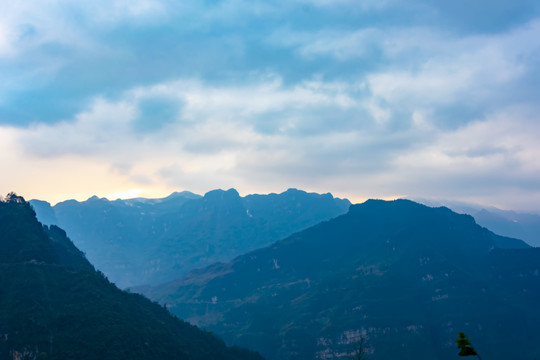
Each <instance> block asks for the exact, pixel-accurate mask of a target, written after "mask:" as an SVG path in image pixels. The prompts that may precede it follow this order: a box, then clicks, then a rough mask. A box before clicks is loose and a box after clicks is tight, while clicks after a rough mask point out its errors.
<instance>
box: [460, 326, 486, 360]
mask: <svg viewBox="0 0 540 360" xmlns="http://www.w3.org/2000/svg"><path fill="white" fill-rule="evenodd" d="M458 336H459V337H458V338H457V339H456V343H457V347H458V349H459V353H458V355H459V356H477V357H478V359H480V360H482V358H481V357H480V355H478V353H477V352H476V350H474V348H473V347H472V345H471V340H469V339H467V335H465V334H464V333H462V332H460V333H458Z"/></svg>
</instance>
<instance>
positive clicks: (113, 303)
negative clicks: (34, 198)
mask: <svg viewBox="0 0 540 360" xmlns="http://www.w3.org/2000/svg"><path fill="white" fill-rule="evenodd" d="M0 284H1V287H0V359H2V360H4V359H5V360H8V359H9V360H12V359H13V360H15V359H40V360H44V359H49V360H53V359H58V360H65V359H77V360H84V359H89V360H90V359H95V360H107V359H110V360H117V359H149V360H150V359H151V360H158V359H163V360H165V359H167V360H169V359H182V360H184V359H185V360H188V359H192V360H196V359H200V360H202V359H205V360H206V359H228V360H262V358H261V357H260V356H259V355H257V354H255V353H252V352H249V351H247V350H242V349H238V348H229V347H226V346H225V344H224V343H223V341H221V340H220V339H219V338H217V337H216V336H214V335H211V334H209V333H207V332H203V331H201V330H199V329H198V328H196V327H195V326H192V325H189V324H188V323H186V322H184V321H181V320H179V319H178V318H176V317H174V316H172V315H170V313H169V312H168V311H167V310H166V309H164V308H163V307H161V306H159V305H157V304H155V303H152V302H150V301H149V300H147V299H146V298H144V297H143V296H141V295H136V294H129V293H127V292H124V291H121V290H119V289H118V288H116V287H115V286H114V285H113V284H112V283H110V282H109V281H108V280H107V279H106V278H105V277H104V276H103V274H101V273H98V272H96V271H95V270H94V268H93V266H92V265H91V264H90V263H89V262H88V261H87V260H86V259H85V258H84V256H83V254H82V253H81V252H80V251H79V250H78V249H77V248H75V246H73V244H72V243H71V241H70V240H69V239H68V238H67V237H66V233H65V232H64V231H63V230H62V229H60V228H58V227H56V226H50V227H47V226H42V225H41V224H40V223H39V222H38V221H37V219H36V215H35V213H34V211H33V210H32V208H31V207H30V205H29V204H28V203H26V202H25V201H24V199H23V198H21V197H18V196H16V195H14V194H10V195H8V197H7V198H6V200H5V201H0Z"/></svg>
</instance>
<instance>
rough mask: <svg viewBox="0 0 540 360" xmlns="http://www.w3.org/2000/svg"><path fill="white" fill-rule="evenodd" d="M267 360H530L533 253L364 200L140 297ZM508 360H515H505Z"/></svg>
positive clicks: (539, 263) (453, 222) (539, 299)
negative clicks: (462, 359) (465, 357)
mask: <svg viewBox="0 0 540 360" xmlns="http://www.w3.org/2000/svg"><path fill="white" fill-rule="evenodd" d="M148 295H150V296H151V297H152V298H153V299H156V300H159V301H160V302H162V303H166V304H167V306H169V307H170V309H171V310H172V311H173V312H174V313H176V314H178V315H179V316H181V317H183V318H186V319H188V320H189V321H191V322H193V323H195V324H199V325H201V326H203V327H205V328H208V329H211V330H212V331H214V332H216V333H218V334H220V335H222V336H223V337H224V338H225V339H226V341H228V342H230V343H234V344H240V345H244V346H248V347H250V348H252V349H256V350H258V351H260V352H261V353H262V354H263V355H264V356H265V357H267V359H269V360H278V359H279V360H281V359H306V360H307V359H346V358H348V356H349V355H350V354H351V351H352V350H353V347H354V345H355V343H356V342H358V341H359V339H361V338H365V340H366V343H365V344H366V349H367V351H368V353H369V354H368V355H369V359H372V360H376V359H396V358H398V359H405V360H407V359H410V360H412V359H415V360H418V359H456V358H457V350H456V343H455V341H454V340H455V338H456V337H457V333H458V332H459V331H463V332H465V333H466V334H467V335H469V337H470V338H471V339H472V340H473V343H474V345H475V347H476V348H477V350H478V351H479V352H480V353H481V355H482V357H483V358H484V359H491V360H502V359H510V358H521V359H533V358H534V357H538V356H540V343H539V342H538V341H537V339H538V338H539V337H540V327H538V324H540V308H539V307H538V304H539V303H540V249H535V248H530V247H529V246H528V245H526V244H525V243H524V242H522V241H521V240H516V239H511V238H505V237H501V236H498V235H495V234H494V233H492V232H490V231H489V230H487V229H485V228H482V227H480V226H478V225H477V224H476V223H475V221H474V219H473V218H472V217H471V216H468V215H459V214H456V213H454V212H452V211H450V210H449V209H447V208H429V207H426V206H424V205H420V204H417V203H414V202H411V201H407V200H396V201H392V202H385V201H375V200H370V201H367V202H366V203H364V204H360V205H353V206H351V208H350V211H349V212H348V213H347V214H346V215H343V216H340V217H338V218H335V219H333V220H330V221H327V222H324V223H321V224H319V225H316V226H314V227H311V228H309V229H307V230H305V231H302V232H299V233H296V234H294V235H292V236H290V237H289V238H287V239H285V240H283V241H279V242H277V243H275V244H274V245H271V246H269V247H267V248H264V249H260V250H257V251H253V252H250V253H248V254H246V255H243V256H240V257H237V258H236V259H234V260H233V261H231V262H229V263H226V264H216V265H213V266H210V267H208V268H206V269H204V270H197V271H193V272H191V273H190V274H188V275H187V276H185V277H184V278H182V279H180V280H178V281H175V282H172V283H169V284H167V285H164V286H160V287H157V288H153V289H151V290H149V292H148ZM516 354H519V356H517V357H516Z"/></svg>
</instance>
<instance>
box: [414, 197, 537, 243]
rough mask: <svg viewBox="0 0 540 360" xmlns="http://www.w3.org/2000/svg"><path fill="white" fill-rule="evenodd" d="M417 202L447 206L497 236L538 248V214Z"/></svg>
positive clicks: (460, 204)
mask: <svg viewBox="0 0 540 360" xmlns="http://www.w3.org/2000/svg"><path fill="white" fill-rule="evenodd" d="M417 202H420V203H422V204H425V205H428V206H442V205H444V206H447V207H448V208H450V209H452V210H453V211H455V212H457V213H460V214H469V215H471V216H472V217H474V219H475V220H476V222H477V223H478V224H479V225H481V226H483V227H486V228H488V229H490V230H491V231H493V232H495V233H497V234H499V235H504V236H509V237H513V238H516V239H521V240H523V241H525V242H526V243H527V244H529V245H532V246H536V247H539V246H540V215H539V214H534V213H523V212H518V211H512V210H502V209H498V208H496V207H493V206H481V205H476V204H469V203H464V202H458V201H448V200H446V201H433V200H427V199H418V200H417Z"/></svg>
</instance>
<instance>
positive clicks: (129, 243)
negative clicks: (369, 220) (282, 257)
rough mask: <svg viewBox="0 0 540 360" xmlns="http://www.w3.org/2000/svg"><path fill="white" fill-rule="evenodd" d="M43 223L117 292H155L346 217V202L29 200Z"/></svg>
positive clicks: (273, 197)
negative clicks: (146, 287)
mask: <svg viewBox="0 0 540 360" xmlns="http://www.w3.org/2000/svg"><path fill="white" fill-rule="evenodd" d="M30 202H31V204H32V206H34V208H35V209H36V212H37V215H38V218H39V219H40V221H42V222H43V223H46V224H56V225H58V226H60V227H61V228H63V229H65V230H66V231H67V233H68V234H69V236H70V237H71V239H73V242H74V243H75V245H77V247H78V248H79V249H81V250H82V251H84V252H85V253H86V255H87V256H88V259H89V260H90V261H91V262H92V264H94V265H95V266H96V267H97V268H98V269H99V270H101V271H103V272H104V273H105V274H106V275H107V276H108V277H109V278H110V279H111V281H113V282H114V283H116V284H117V285H118V286H120V287H131V286H135V285H142V284H154V285H156V284H158V283H163V282H165V281H170V280H173V279H175V278H177V277H180V276H182V275H184V274H186V273H187V272H189V271H190V270H193V269H195V268H199V267H205V266H208V265H210V264H212V263H214V262H217V261H230V260H231V259H233V258H234V257H236V256H238V255H241V254H244V253H246V252H248V251H251V250H254V249H257V248H260V247H262V246H266V245H269V244H271V243H273V242H275V241H277V240H280V239H282V238H284V237H286V236H288V235H290V234H292V233H294V232H297V231H300V230H303V229H305V228H307V227H309V226H313V225H315V224H317V223H319V222H321V221H323V220H328V219H330V218H333V217H336V216H338V215H341V214H344V213H345V212H347V210H348V209H349V206H350V202H349V201H348V200H342V199H338V198H334V197H333V196H332V195H331V194H322V195H320V194H316V193H307V192H305V191H301V190H296V189H289V190H287V191H285V192H283V193H281V194H268V195H248V196H244V197H242V196H240V195H239V194H238V192H237V191H236V190H234V189H229V190H227V191H224V190H213V191H210V192H208V193H206V194H205V195H204V196H200V195H196V194H193V193H190V192H181V193H173V194H171V195H170V196H168V197H166V198H163V199H144V198H138V199H130V200H116V201H109V200H107V199H103V198H101V199H100V198H98V197H92V198H90V199H88V200H87V201H83V202H78V201H75V200H69V201H65V202H61V203H59V204H57V205H55V206H54V207H51V206H50V204H48V203H46V202H43V201H37V200H31V201H30Z"/></svg>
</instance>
